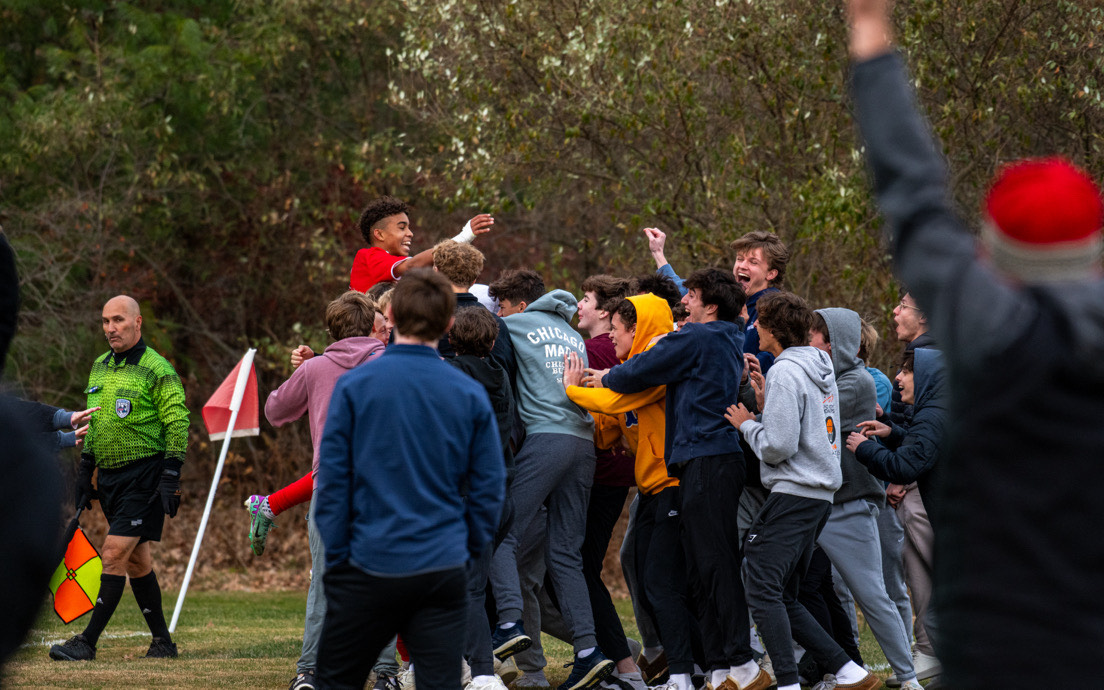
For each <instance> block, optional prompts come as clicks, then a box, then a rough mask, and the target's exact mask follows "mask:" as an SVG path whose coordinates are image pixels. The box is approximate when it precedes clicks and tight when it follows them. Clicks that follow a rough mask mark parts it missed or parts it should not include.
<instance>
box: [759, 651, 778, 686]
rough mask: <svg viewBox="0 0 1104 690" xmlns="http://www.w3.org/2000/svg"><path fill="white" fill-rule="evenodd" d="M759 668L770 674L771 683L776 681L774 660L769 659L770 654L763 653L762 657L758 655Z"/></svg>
mask: <svg viewBox="0 0 1104 690" xmlns="http://www.w3.org/2000/svg"><path fill="white" fill-rule="evenodd" d="M759 668H761V669H763V670H764V671H766V672H767V675H768V676H770V679H771V682H772V683H777V682H778V679H777V678H775V676H774V662H772V661H771V658H770V654H764V655H763V656H762V657H760V659H759Z"/></svg>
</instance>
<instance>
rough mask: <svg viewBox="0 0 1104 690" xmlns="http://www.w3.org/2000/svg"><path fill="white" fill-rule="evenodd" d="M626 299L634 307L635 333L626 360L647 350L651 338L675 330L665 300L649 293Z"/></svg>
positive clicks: (669, 306) (669, 308)
mask: <svg viewBox="0 0 1104 690" xmlns="http://www.w3.org/2000/svg"><path fill="white" fill-rule="evenodd" d="M628 299H629V301H630V302H632V303H633V306H634V307H636V332H635V333H634V334H633V342H632V348H631V349H630V350H629V357H627V358H626V359H629V358H631V357H635V356H636V355H638V354H640V353H641V352H643V351H644V350H647V349H648V348H649V347H650V346H651V344H652V338H655V337H656V336H657V335H667V334H668V333H670V332H671V331H673V330H674V329H675V320H674V317H673V316H672V315H671V305H669V304H667V300H665V299H663V298H661V297H656V296H655V295H653V294H652V293H650V292H649V293H647V294H644V295H633V296H632V297H629V298H628ZM622 361H625V360H622Z"/></svg>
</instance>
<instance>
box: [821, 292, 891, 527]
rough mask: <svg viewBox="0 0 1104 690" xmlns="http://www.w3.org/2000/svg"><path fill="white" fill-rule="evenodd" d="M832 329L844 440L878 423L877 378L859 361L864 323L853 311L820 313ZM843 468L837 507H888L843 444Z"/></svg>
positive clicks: (875, 482) (878, 485)
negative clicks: (863, 425) (861, 503)
mask: <svg viewBox="0 0 1104 690" xmlns="http://www.w3.org/2000/svg"><path fill="white" fill-rule="evenodd" d="M817 313H818V314H820V315H821V317H823V318H824V323H825V325H827V326H828V339H829V340H830V341H831V342H832V369H833V371H834V372H835V374H836V389H837V390H838V391H839V399H838V400H839V411H840V434H841V435H842V436H843V438H844V439H846V438H847V434H849V433H850V432H852V431H854V430H855V425H856V424H858V423H859V422H865V421H866V420H868V419H874V417H875V414H874V413H875V409H874V406H875V405H877V404H878V391H877V389H876V388H875V387H874V377H873V376H871V375H870V372H868V371H867V370H866V365H865V364H863V361H862V360H861V359H859V337H860V335H861V333H862V321H861V319H859V315H858V314H856V313H855V312H853V311H851V310H850V309H841V308H831V309H817ZM840 468H841V469H842V470H843V484H842V485H840V488H839V489H837V490H836V497H835V499H834V501H835V503H836V504H840V503H846V502H847V501H854V500H857V499H860V498H865V499H867V500H870V501H874V503H875V504H877V506H878V507H879V508H882V507H884V506H885V489H884V488H883V487H882V483H881V482H880V481H878V480H877V479H875V478H874V477H873V476H872V475H871V474H870V471H869V470H867V469H866V467H864V466H863V465H862V464H861V463H859V461H858V460H856V459H855V454H854V453H852V452H851V451H849V450H847V446H846V444H840Z"/></svg>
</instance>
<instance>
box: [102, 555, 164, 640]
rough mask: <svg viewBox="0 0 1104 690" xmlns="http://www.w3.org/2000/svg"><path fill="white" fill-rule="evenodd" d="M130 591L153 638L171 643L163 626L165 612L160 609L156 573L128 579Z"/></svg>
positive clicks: (159, 594)
mask: <svg viewBox="0 0 1104 690" xmlns="http://www.w3.org/2000/svg"><path fill="white" fill-rule="evenodd" d="M130 589H131V591H133V592H134V600H135V601H137V602H138V608H139V609H141V610H142V615H143V616H144V617H145V619H146V625H148V626H149V629H150V632H151V633H153V636H154V637H160V638H161V639H162V640H165V641H166V642H171V641H172V640H171V639H170V638H169V628H168V626H167V625H165V611H164V609H163V608H162V607H161V585H159V584H157V573H155V572H153V571H152V570H151V571H149V574H148V575H143V576H142V577H132V578H130ZM116 601H117V600H116Z"/></svg>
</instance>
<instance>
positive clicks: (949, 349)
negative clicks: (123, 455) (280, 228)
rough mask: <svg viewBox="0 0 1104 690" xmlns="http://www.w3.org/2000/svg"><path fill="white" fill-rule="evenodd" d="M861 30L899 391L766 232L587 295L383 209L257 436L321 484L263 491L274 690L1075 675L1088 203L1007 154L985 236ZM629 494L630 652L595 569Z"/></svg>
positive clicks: (1086, 443)
mask: <svg viewBox="0 0 1104 690" xmlns="http://www.w3.org/2000/svg"><path fill="white" fill-rule="evenodd" d="M848 10H849V19H850V44H849V45H850V50H851V55H852V58H853V60H854V64H853V65H852V75H851V87H852V96H853V99H854V108H855V112H856V120H857V122H858V126H859V130H860V134H861V136H862V139H863V142H864V144H865V149H864V155H865V156H866V160H867V162H868V164H869V166H870V168H871V172H872V177H873V183H874V189H875V194H876V197H877V201H878V203H879V206H880V208H881V210H882V211H883V213H884V214H885V216H886V219H887V223H886V226H887V235H888V241H889V244H890V247H891V249H892V253H893V257H894V269H895V272H896V274H897V276H898V278H899V280H900V281H901V285H903V286H905V287H904V289H903V290H902V295H901V298H900V301H899V303H897V304H896V305H895V306H894V307H893V322H894V329H895V330H894V333H895V337H896V341H897V342H896V343H891V344H890V345H889V346H888V347H893V348H894V349H899V350H900V356H899V357H896V362H897V364H898V366H896V367H894V370H893V371H892V372H889V373H891V374H892V375H893V380H892V381H891V380H890V378H889V377H888V376H887V375H886V374H885V373H883V372H881V371H879V370H878V369H875V368H872V367H869V366H867V362H868V359H869V357H870V355H871V353H872V352H873V350H874V348H875V347H876V346H877V345H878V335H877V332H876V330H875V329H874V328H873V327H872V326H871V324H869V323H867V322H866V321H864V320H863V318H862V317H861V316H860V314H858V313H856V312H855V311H853V310H852V309H849V308H847V305H827V306H824V307H823V308H817V309H814V308H812V307H810V305H809V304H808V303H807V302H806V300H805V299H803V298H802V297H801V296H799V295H796V294H794V293H792V292H789V291H787V290H786V285H785V277H786V272H787V268H788V261H789V256H790V254H789V251H788V249H787V247H786V246H785V244H784V243H783V242H782V241H781V240H780V239H779V237H778V236H776V235H775V234H773V233H771V232H768V231H762V230H756V231H752V232H748V233H746V234H744V235H743V236H741V237H740V238H739V239H737V240H735V241H734V242H733V243H732V244H731V251H732V255H733V257H734V259H735V263H734V265H733V266H732V268H731V270H728V269H727V267H726V268H725V269H718V268H698V269H697V270H692V271H683V272H681V273H680V272H678V271H676V270H675V268H674V267H673V266H671V265H670V264H669V263H668V262H667V260H666V256H665V247H666V242H667V237H666V235H665V234H664V233H663V232H662V231H660V230H658V229H655V228H646V229H644V230H643V233H644V235H645V237H644V239H645V240H646V242H647V246H648V248H649V250H650V252H651V255H652V257H653V258H654V260H655V263H656V271H655V272H654V273H652V272H650V273H647V274H645V275H637V276H613V275H607V274H599V275H591V276H587V277H585V278H584V279H583V280H582V282H581V288H580V289H579V293H578V295H573V294H571V293H570V292H568V291H565V290H562V289H549V286H547V285H546V283H545V281H544V279H543V277H542V276H541V275H540V274H539V273H538V272H536V271H533V270H529V269H525V268H522V269H511V270H506V271H503V272H502V273H501V274H499V275H498V276H497V277H496V278H495V279H494V280H493V281H491V282H490V283H489V285H477V284H476V283H477V280H478V279H479V277H480V275H481V273H482V272H483V263H484V256H483V254H482V253H481V252H480V251H479V250H478V249H477V248H476V247H475V246H474V245H473V240H475V239H476V238H477V237H478V236H479V235H482V234H484V233H487V232H490V231H491V229H492V227H493V224H494V220H493V219H492V218H491V217H490V216H488V215H478V216H476V217H474V218H472V220H471V221H470V222H469V223H468V225H466V226H465V228H464V229H463V230H462V231H461V232H460V234H458V235H457V236H456V237H454V238H452V239H450V240H445V241H442V242H440V243H438V244H436V246H433V247H432V248H428V249H425V250H424V251H422V252H420V253H417V254H414V255H411V245H412V241H413V238H414V234H413V232H412V230H411V223H410V217H409V209H408V207H407V205H406V204H405V203H403V202H402V201H400V200H398V199H395V198H392V197H383V198H380V199H378V200H376V201H374V202H372V203H371V204H369V206H368V207H367V208H366V209H365V210H364V212H363V213H362V215H361V217H360V220H359V229H360V232H361V233H362V235H363V237H364V239H365V241H366V243H367V245H368V246H366V247H365V248H363V249H361V250H360V251H359V252H358V253H357V254H356V256H355V259H354V261H353V265H352V270H351V276H350V290H349V291H348V292H346V293H344V294H342V295H340V296H339V297H337V298H336V299H335V300H334V301H333V302H331V303H330V304H329V306H328V307H327V308H326V312H325V315H324V319H325V325H326V329H327V332H328V333H329V335H330V337H331V338H332V341H333V342H332V343H331V344H330V345H329V346H328V347H326V348H325V350H324V351H323V352H320V353H316V352H313V351H312V350H311V348H309V347H307V346H300V347H299V348H297V349H296V350H294V351H293V352H292V364H293V365H294V366H295V367H296V368H295V371H294V373H293V374H292V376H291V377H290V378H289V379H288V380H287V381H286V382H285V383H284V384H283V385H281V386H280V387H279V388H278V389H277V390H275V391H273V392H272V393H271V394H270V395H269V397H268V399H267V402H266V405H265V415H266V417H267V418H268V420H269V421H270V422H271V423H272V424H274V425H276V426H279V425H283V424H287V423H290V422H292V421H293V420H296V419H299V418H301V417H303V416H306V417H307V418H308V420H309V424H310V431H311V438H312V441H313V446H314V458H313V466H312V468H311V470H310V472H307V473H306V474H305V475H304V476H303V477H302V478H301V479H300V480H298V481H296V482H294V483H292V484H291V485H289V486H287V487H285V488H283V489H280V490H278V491H275V492H274V493H271V494H268V495H262V494H257V495H253V496H250V497H249V499H247V501H246V507H247V509H248V511H249V521H250V527H249V539H250V543H251V547H252V549H253V551H254V552H255V553H256V554H257V555H261V554H262V553H263V552H264V549H265V545H266V543H267V541H268V539H270V538H271V534H270V530H271V528H272V527H273V525H274V524H275V521H276V520H277V519H278V515H279V514H280V513H281V512H283V511H285V510H287V509H288V508H289V507H291V506H293V505H297V504H301V503H306V502H308V501H309V502H310V510H309V518H308V531H309V543H310V551H311V571H312V577H311V581H310V589H309V593H308V597H307V612H306V623H305V630H304V634H303V647H302V655H301V657H300V659H299V661H298V665H297V670H296V674H295V678H294V679H293V680H292V683H291V688H292V690H303V689H306V688H315V687H317V688H362V687H364V685H365V683H366V682H373V683H374V684H375V685H374V687H376V688H384V689H393V688H407V689H409V688H414V687H420V688H422V689H423V690H437V689H439V688H460V687H464V688H470V689H471V690H491V689H494V688H499V689H502V688H504V687H505V686H506V685H512V687H515V688H524V687H547V686H548V680H547V677H546V675H545V673H544V668H545V665H546V659H545V656H544V653H543V650H542V647H541V633H544V634H546V635H551V636H553V637H556V638H559V639H561V640H563V641H564V642H566V643H568V644H570V645H571V646H572V648H573V652H574V659H573V663H572V664H571V671H570V674H569V676H568V678H567V680H566V681H565V682H563V684H562V685H560V686H559V687H560V690H579V689H583V688H596V687H601V688H620V689H629V688H632V689H636V690H642V689H643V688H646V687H649V686H651V687H656V688H663V689H664V690H696V689H697V690H700V689H701V688H710V689H711V690H720V689H722V688H723V689H724V690H767V689H768V688H771V687H777V688H778V689H779V690H798V688H800V685H801V684H809V685H814V687H815V688H816V690H831V689H832V688H839V689H843V688H863V689H871V688H878V687H881V686H882V685H883V683H884V684H885V685H886V686H889V687H901V688H908V689H910V690H916V689H917V688H920V687H921V684H920V681H922V680H923V681H928V687H934V686H935V685H942V686H944V687H952V688H988V687H1010V688H1019V687H1024V688H1028V687H1040V686H1042V685H1043V684H1047V685H1049V686H1056V687H1080V686H1081V685H1082V684H1083V683H1084V682H1085V681H1086V679H1087V678H1089V677H1090V676H1089V673H1091V669H1092V666H1093V664H1092V662H1093V660H1095V659H1099V657H1100V654H1101V650H1102V649H1104V598H1102V597H1100V595H1099V584H1100V566H1101V565H1102V564H1104V546H1102V545H1101V541H1100V540H1099V539H1095V535H1096V534H1099V533H1100V531H1101V530H1102V529H1104V524H1102V523H1104V517H1102V515H1104V511H1100V510H1099V509H1097V508H1095V506H1094V505H1093V503H1094V502H1093V501H1092V500H1091V497H1092V496H1093V495H1094V494H1093V492H1092V491H1091V487H1095V486H1096V485H1098V484H1099V481H1100V480H1099V479H1098V477H1099V476H1100V472H1099V470H1098V468H1096V467H1095V465H1094V464H1092V463H1093V460H1094V459H1096V458H1099V457H1100V449H1101V448H1104V424H1101V423H1100V420H1101V419H1102V418H1104V416H1102V415H1104V393H1102V392H1101V391H1104V388H1102V387H1101V384H1102V383H1104V364H1102V362H1104V356H1102V355H1104V287H1102V285H1104V284H1102V283H1101V280H1100V254H1101V234H1100V230H1101V224H1102V220H1104V207H1102V204H1101V196H1100V190H1099V189H1098V187H1097V186H1096V185H1095V183H1093V181H1092V180H1091V178H1089V177H1088V175H1087V174H1086V173H1084V172H1083V171H1081V170H1080V169H1078V168H1077V167H1075V166H1074V165H1073V164H1072V163H1070V162H1068V161H1066V160H1064V159H1060V158H1048V159H1033V160H1027V161H1019V162H1016V163H1013V164H1010V165H1006V166H1004V167H1002V168H1001V169H1000V170H999V172H998V174H997V176H996V178H995V179H994V180H993V182H992V183H991V185H990V188H989V191H988V193H987V195H986V197H985V202H984V208H983V210H984V216H985V224H984V228H983V229H982V232H981V234H980V237H978V238H975V237H974V235H973V234H972V233H970V232H969V230H967V229H966V228H965V227H964V226H963V225H962V223H961V221H960V220H959V219H958V216H957V215H956V214H955V212H954V210H953V208H952V207H951V205H950V202H949V201H948V196H949V195H948V190H947V181H946V180H947V171H946V169H945V164H944V161H943V159H942V157H941V156H940V155H939V153H938V146H937V144H936V142H935V139H934V137H933V136H932V134H931V133H930V129H929V126H928V125H927V123H926V122H925V120H924V119H923V117H922V116H921V115H920V113H919V110H918V108H917V105H916V99H915V95H914V93H913V90H912V86H911V84H910V81H909V78H908V74H907V72H906V69H905V66H904V61H903V60H902V58H901V57H900V56H899V55H898V54H896V52H895V51H894V50H893V48H892V43H891V37H892V24H891V21H890V18H889V11H888V7H887V4H886V2H885V1H884V0H852V2H850V3H848ZM109 304H110V303H109ZM124 306H125V305H124ZM887 307H888V305H887ZM106 313H107V311H106V307H105V314H106ZM139 318H140V317H139ZM107 329H108V325H107V323H106V316H105V332H107ZM882 347H883V348H884V347H887V345H885V344H882ZM120 356H121V355H120ZM109 359H110V358H109ZM105 361H106V360H105ZM90 400H91V399H90ZM89 407H90V408H91V407H92V403H91V402H90V405H89ZM117 411H118V410H117ZM86 412H87V411H86ZM82 414H83V413H82ZM120 416H125V415H122V414H121V413H120ZM63 421H65V422H66V423H67V424H68V423H69V422H70V421H71V420H70V419H69V418H66V420H63ZM72 425H73V426H76V423H75V422H73V424H72ZM176 470H177V471H178V470H179V465H177V466H176ZM162 481H164V480H163V479H162ZM178 486H179V485H178V484H177V488H178ZM634 488H635V492H633V491H632V490H633V489H634ZM630 493H631V494H632V500H631V503H630V505H629V508H628V510H629V521H628V530H627V532H626V533H625V536H624V540H623V542H622V543H621V544H620V561H621V568H622V571H623V575H624V579H625V582H626V583H627V585H628V589H629V592H630V594H631V599H632V610H633V613H634V615H635V619H636V623H637V628H638V630H639V633H640V637H641V640H639V641H636V640H633V639H629V638H628V637H627V636H626V634H625V630H624V629H623V626H622V622H621V618H620V617H619V615H618V612H617V609H616V607H615V605H614V602H613V600H612V598H611V595H610V593H609V591H608V590H607V588H606V586H605V585H604V584H603V580H602V568H603V561H604V557H605V555H606V553H607V550H608V549H609V547H610V541H611V536H612V534H613V532H614V527H615V524H616V523H617V521H618V519H619V517H620V516H621V514H622V511H623V510H624V509H625V505H626V502H627V499H628V497H629V496H630ZM176 496H177V502H178V501H179V491H178V490H177V494H176ZM166 506H168V504H166ZM165 512H169V508H168V507H166V508H165ZM172 512H173V513H175V505H174V506H173V510H172ZM143 543H146V542H143ZM147 554H148V548H147ZM147 572H149V571H148V569H147ZM151 576H152V575H151ZM119 579H120V582H119V590H120V591H121V588H122V580H123V578H122V577H121V576H120V578H119ZM133 582H134V580H133V576H132V583H133ZM135 595H136V596H138V595H139V593H138V590H137V588H135ZM856 610H858V611H860V612H861V613H862V618H863V620H864V621H865V623H866V625H868V626H869V628H870V631H871V633H872V634H873V637H874V639H875V640H876V642H877V644H878V645H879V646H880V648H881V651H882V653H883V654H884V656H885V659H886V660H887V662H888V664H889V667H890V669H891V671H892V675H890V676H889V678H887V679H883V678H881V677H880V676H879V675H876V674H875V673H873V672H872V671H871V670H870V667H869V666H868V665H867V663H866V661H867V660H864V658H863V655H862V653H861V652H860V648H859V644H858V624H857V615H856ZM108 615H110V614H108ZM103 620H104V622H106V619H103ZM101 629H102V626H101ZM151 630H153V627H152V624H151ZM94 632H95V633H96V634H98V631H94ZM154 634H155V637H156V635H157V634H158V632H157V631H154ZM165 634H166V635H167V633H165ZM78 637H79V636H78ZM165 639H166V640H167V637H166V638H165ZM92 647H93V651H92V656H93V657H94V639H93V643H92ZM171 651H172V655H175V653H176V649H175V646H173V647H172V650H171ZM55 658H70V657H66V656H64V655H62V656H59V657H55ZM79 658H91V657H87V656H86V657H79ZM399 659H401V663H400V660H399ZM929 679H930V680H929Z"/></svg>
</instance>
